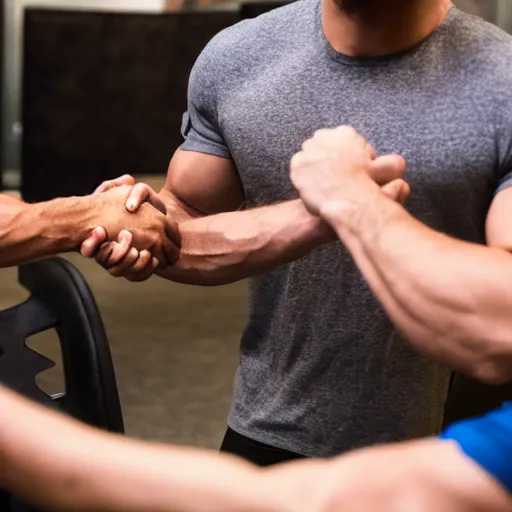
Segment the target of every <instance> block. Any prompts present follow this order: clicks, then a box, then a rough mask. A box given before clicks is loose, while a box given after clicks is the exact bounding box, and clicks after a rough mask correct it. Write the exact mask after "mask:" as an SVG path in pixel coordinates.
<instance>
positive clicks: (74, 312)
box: [0, 258, 124, 512]
mask: <svg viewBox="0 0 512 512" xmlns="http://www.w3.org/2000/svg"><path fill="white" fill-rule="evenodd" d="M18 278H19V282H20V284H21V285H22V286H23V287H24V288H26V289H27V290H29V291H30V292H31V296H30V298H29V299H28V300H27V301H25V302H24V303H22V304H20V305H18V306H15V307H13V308H10V309H8V310H5V311H1V312H0V382H2V383H3V384H5V385H6V386H8V387H9V388H11V389H13V390H15V391H18V392H19V393H21V394H23V395H25V396H27V397H28V398H31V399H33V400H35V401H37V402H39V403H42V404H45V405H48V406H53V407H57V408H58V409H60V410H61V411H63V412H65V413H67V414H70V415H71V416H74V417H75V418H77V419H79V420H81V421H84V422H86V423H88V424H90V425H93V426H95V427H99V428H102V429H105V430H109V431H111V432H117V433H124V425H123V416H122V412H121V405H120V402H119V394H118V390H117V384H116V379H115V373H114V367H113V363H112V358H111V355H110V349H109V345H108V342H107V338H106V334H105V329H104V327H103V322H102V320H101V317H100V314H99V311H98V308H97V306H96V303H95V300H94V297H93V295H92V293H91V291H90V289H89V287H88V286H87V284H86V282H85V280H84V278H83V277H82V275H81V274H80V272H79V271H78V270H77V269H76V268H75V267H74V266H73V265H72V264H71V263H69V262H68V261H66V260H64V259H62V258H51V259H47V260H43V261H39V262H36V263H30V264H27V265H23V266H21V267H20V268H19V275H18ZM52 328H55V330H56V331H57V334H58V336H59V340H60V347H61V351H62V360H63V367H64V374H65V385H66V389H65V391H64V392H63V393H61V394H59V395H56V396H49V395H47V394H46V393H44V392H43V391H42V390H41V389H40V388H39V387H38V386H37V385H36V383H35V377H36V375H37V374H38V373H40V372H42V371H44V370H46V369H48V368H51V367H52V366H54V364H55V363H54V362H53V361H50V360H49V359H47V358H46V357H44V356H42V355H41V354H39V353H37V352H35V351H34V350H32V349H30V348H28V347H27V346H26V344H25V340H26V339H27V338H28V337H30V336H32V335H34V334H37V333H40V332H44V331H46V330H48V329H52ZM56 435H58V433H56ZM49 463H51V461H49ZM9 502H11V503H10V505H7V503H9ZM26 507H27V506H26V505H23V504H21V503H19V502H18V501H17V500H15V499H10V497H9V496H7V495H6V494H5V493H3V494H2V493H0V510H1V511H2V512H3V511H11V510H12V511H13V512H14V511H15V512H21V511H25V510H33V509H31V508H30V507H29V508H26Z"/></svg>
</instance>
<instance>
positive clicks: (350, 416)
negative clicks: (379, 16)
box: [182, 0, 512, 456]
mask: <svg viewBox="0 0 512 512" xmlns="http://www.w3.org/2000/svg"><path fill="white" fill-rule="evenodd" d="M344 124H348V125H352V126H353V127H355V128H356V129H357V130H358V131H359V132H360V133H362V134H363V135H364V136H366V137H367V138H368V140H369V141H370V143H371V144H372V145H373V146H374V147H375V148H376V150H377V152H378V153H379V154H386V153H400V154H401V155H403V156H404V157H405V158H406V160H407V162H408V174H407V179H408V180H409V182H410V183H411V185H412V190H413V195H412V197H411V199H410V201H409V204H408V208H409V209H410V211H411V212H412V213H413V214H414V215H415V216H417V217H418V218H419V219H421V220H422V221H423V222H425V223H426V224H428V225H429V226H431V227H433V228H435V229H437V230H440V231H443V232H445V233H448V234H451V235H454V236H456V237H459V238H462V239H465V240H470V241H473V242H478V243H484V240H485V236H484V223H485V218H486V212H487V210H488V207H489V204H490V202H491V200H492V198H493V196H494V194H495V193H496V191H497V190H498V188H499V187H506V186H508V184H509V180H510V178H509V172H510V171H512V38H511V37H510V36H508V35H507V34H505V33H504V32H502V31H501V30H499V29H498V28H496V27H495V26H492V25H490V24H488V23H485V22H484V21H482V20H481V19H479V18H475V17H473V16H470V15H467V14H465V13H462V12H461V11H459V10H457V9H456V8H452V10H451V11H450V13H449V15H448V16H447V18H446V20H445V21H444V22H443V24H442V25H441V26H440V27H439V28H438V29H437V30H436V31H435V32H434V33H433V34H432V35H431V36H430V37H429V38H428V39H426V40H425V41H423V42H422V43H421V44H419V45H418V46H416V47H415V48H413V49H412V50H410V51H407V52H405V53H401V54H398V55H394V56H389V57H384V58H368V59H358V58H353V57H349V56H346V55H342V54H339V53H337V52H336V51H335V50H334V49H333V48H332V47H331V46H330V45H329V43H328V41H327V40H326V38H325V35H324V32H323V30H322V24H321V3H320V0H301V1H299V2H296V3H293V4H291V5H289V6H286V7H284V8H281V9H278V10H276V11H272V12H270V13H268V14H265V15H263V16H261V17H259V18H256V19H253V20H248V21H244V22H242V23H240V24H238V25H236V26H234V27H231V28H229V29H227V30H225V31H224V32H222V33H221V34H220V35H218V36H217V37H215V38H214V39H213V40H212V41H211V42H210V44H209V45H208V46H207V48H206V49H205V50H204V52H203V53H202V55H201V56H200V57H199V59H198V61H197V63H196V65H195V67H194V70H193V72H192V75H191V79H190V89H189V110H188V114H187V115H186V116H185V123H184V136H185V139H186V140H185V143H184V144H183V146H182V149H184V150H190V151H199V152H203V153H209V154H213V155H218V156H220V157H226V158H232V159H233V160H234V162H235V164H236V166H237V168H238V172H239V173H240V176H241V179H242V182H243V185H244V188H245V193H246V196H247V205H248V207H250V208H253V207H257V206H262V205H268V204H271V203H278V202H281V201H285V200H289V199H293V198H296V197H297V194H296V191H295V190H294V188H293V187H292V185H291V183H290V179H289V170H288V166H289V161H290V158H291V157H292V155H293V154H294V153H295V152H297V151H298V150H299V149H300V146H301V143H302V142H303V141H304V140H305V139H307V138H308V137H310V136H311V135H313V133H314V132H315V130H317V129H319V128H326V127H335V126H338V125H344ZM432 264H435V262H432ZM448 376H449V373H448V371H447V369H445V368H443V367H441V366H440V365H438V364H436V363H434V362H432V361H428V360H426V359H425V358H423V357H422V356H421V355H419V354H418V353H417V352H416V351H415V350H413V349H412V348H410V347H409V346H408V345H407V343H405V342H404V341H403V340H401V339H400V337H399V336H398V334H397V332H396V330H395V329H394V328H393V325H392V323H391V322H390V320H389V319H388V317H387V316H386V314H385V313H384V311H383V309H382V308H381V306H380V305H379V303H378V302H377V300H376V299H375V298H374V297H373V295H372V293H371V292H370V290H369V288H368V286H367V285H366V283H365V281H364V279H363V278H362V276H361V274H360V273H359V271H358V270H357V268H356V267H355V265H354V263H353V262H352V260H351V258H350V256H349V255H348V254H347V252H346V251H345V250H344V248H343V247H342V245H341V243H339V242H333V243H331V244H329V245H327V246H324V247H322V248H319V249H318V250H315V251H313V252H312V253H311V254H310V255H309V256H307V257H305V258H303V259H301V260H299V261H296V262H294V263H292V264H290V265H286V266H284V267H281V268H278V269H276V270H274V271H272V272H269V273H267V274H266V275H264V276H260V277H255V278H253V279H252V280H251V283H250V310H249V318H248V324H247V328H246V330H245V332H244V335H243V338H242V344H241V359H240V368H239V371H238V373H237V378H236V388H235V396H234V401H233V406H232V409H231V413H230V416H229V425H230V426H231V428H233V429H234V430H235V431H237V432H239V433H240V434H243V435H245V436H249V437H250V438H252V439H255V440H257V441H261V442H264V443H267V444H271V445H273V446H276V447H280V448H284V449H287V450H291V451H294V452H298V453H300V454H303V455H307V456H332V455H334V454H338V453H340V452H343V451H345V450H347V449H350V448H355V447H360V446H363V445H369V444H374V443H379V442H387V441H396V440H402V439H407V438H411V437H416V436H423V435H429V434H434V433H437V432H438V429H439V427H440V423H441V420H442V411H443V401H444V399H445V394H446V390H447V383H448Z"/></svg>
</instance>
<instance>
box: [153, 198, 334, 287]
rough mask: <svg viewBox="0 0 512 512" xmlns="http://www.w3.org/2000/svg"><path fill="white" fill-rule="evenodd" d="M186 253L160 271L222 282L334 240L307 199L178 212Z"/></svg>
mask: <svg viewBox="0 0 512 512" xmlns="http://www.w3.org/2000/svg"><path fill="white" fill-rule="evenodd" d="M178 220H181V222H180V223H179V229H180V233H181V239H182V247H181V258H180V260H179V261H178V263H177V264H176V265H175V266H174V267H171V268H168V269H166V270H163V271H160V272H158V274H159V275H160V276H161V277H164V278H166V279H170V280H171V281H176V282H181V283H185V284H195V285H201V286H208V285H210V286H211V285H221V284H227V283H231V282H234V281H238V280H241V279H244V278H246V277H250V276H253V275H255V274H260V273H262V272H265V271H267V270H269V269H271V268H274V267H276V266H279V265H282V264H285V263H288V262H290V261H293V260H295V259H297V258H300V257H301V256H304V255H305V254H307V253H308V252H309V251H311V250H312V249H314V248H316V247H318V246H319V245H322V244H324V243H326V242H328V241H331V240H333V239H334V233H333V232H332V230H331V229H330V228H329V227H328V226H327V225H326V224H325V223H324V222H323V221H322V220H321V219H319V218H317V217H314V216H312V215H311V214H310V213H309V212H308V211H307V210H306V208H305V207H304V205H303V203H302V201H299V200H297V201H290V202H287V203H282V204H278V205H272V206H267V207H263V208H258V209H254V210H247V211H237V212H229V213H222V214H217V215H211V216H205V217H199V218H192V217H190V216H184V215H183V213H181V214H180V215H178Z"/></svg>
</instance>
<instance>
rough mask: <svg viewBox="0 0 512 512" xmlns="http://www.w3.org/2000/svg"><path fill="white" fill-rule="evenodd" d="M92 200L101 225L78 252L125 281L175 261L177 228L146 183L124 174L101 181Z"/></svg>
mask: <svg viewBox="0 0 512 512" xmlns="http://www.w3.org/2000/svg"><path fill="white" fill-rule="evenodd" d="M93 200H94V201H95V202H96V203H99V204H97V205H96V206H97V211H98V214H99V221H98V223H101V226H99V227H97V228H96V229H95V230H94V231H93V233H92V234H91V236H90V237H89V238H88V239H87V240H85V241H84V242H83V243H82V246H81V248H80V253H81V254H82V256H85V257H87V258H92V257H94V258H95V259H96V261H97V262H98V263H99V264H100V265H101V266H103V267H104V268H106V269H107V270H108V271H109V272H110V273H111V274H112V275H114V276H116V277H120V276H123V277H126V278H127V279H129V280H130V281H144V280H146V279H148V278H149V277H150V276H151V275H152V274H153V273H154V272H155V270H157V269H163V268H166V267H167V266H170V265H174V264H175V263H176V261H177V260H178V259H179V256H180V246H181V241H180V235H179V230H178V226H177V224H176V223H175V222H174V221H173V220H172V218H171V216H170V215H169V213H168V212H167V209H166V206H165V204H164V203H163V202H162V201H161V200H160V198H159V197H158V195H157V194H156V193H155V192H154V191H153V190H152V189H151V188H150V187H148V186H147V185H144V184H137V185H135V180H134V179H133V178H132V177H131V176H128V175H126V176H122V177H120V178H117V179H115V180H111V181H106V182H104V183H102V184H101V185H100V186H99V187H98V188H97V189H96V190H95V192H94V193H93Z"/></svg>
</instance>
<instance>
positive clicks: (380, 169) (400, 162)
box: [369, 155, 406, 185]
mask: <svg viewBox="0 0 512 512" xmlns="http://www.w3.org/2000/svg"><path fill="white" fill-rule="evenodd" d="M405 168H406V163H405V160H404V159H403V157H401V156H400V155H384V156H380V157H379V158H376V159H375V160H374V161H373V162H372V164H371V167H370V170H369V174H370V176H371V177H372V179H373V180H374V181H375V182H377V184H379V185H384V184H385V183H389V182H390V181H393V180H396V179H399V178H402V177H403V175H404V173H405Z"/></svg>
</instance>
